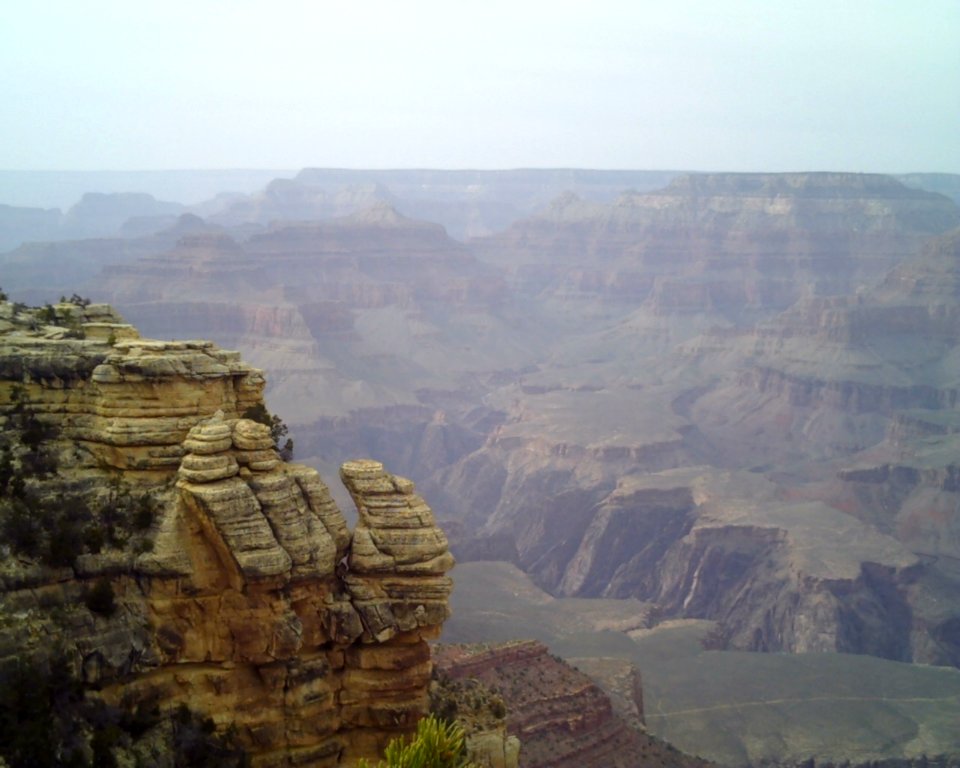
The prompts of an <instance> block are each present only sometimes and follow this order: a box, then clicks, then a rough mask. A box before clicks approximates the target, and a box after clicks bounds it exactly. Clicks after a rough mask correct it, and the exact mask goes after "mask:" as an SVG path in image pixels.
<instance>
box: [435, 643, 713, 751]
mask: <svg viewBox="0 0 960 768" xmlns="http://www.w3.org/2000/svg"><path fill="white" fill-rule="evenodd" d="M435 658H436V664H437V670H438V674H439V676H440V677H441V679H447V680H451V681H454V682H460V683H465V682H470V681H478V682H480V683H482V684H484V685H486V686H488V687H490V688H492V689H494V690H497V691H499V692H500V694H501V695H502V697H503V700H504V701H505V702H506V703H507V731H508V733H509V734H511V735H512V736H514V737H518V738H519V744H520V745H521V748H520V759H519V765H520V766H522V767H523V768H539V767H540V766H551V767H552V768H564V767H565V766H570V767H571V768H573V766H584V765H609V766H615V767H616V768H630V767H634V766H635V767H637V768H639V766H646V765H651V764H658V765H663V766H670V767H671V768H698V767H699V768H703V767H704V766H708V765H709V763H707V762H706V761H704V760H700V759H698V758H693V757H690V756H687V755H684V754H682V753H680V752H677V751H676V750H674V749H672V748H668V747H667V745H665V744H663V743H662V742H657V741H656V740H655V739H653V738H651V737H650V736H648V735H647V734H646V733H645V732H643V731H642V729H639V728H637V727H635V726H632V725H631V724H629V723H628V722H627V720H626V719H625V718H624V717H623V716H621V714H620V713H618V712H615V711H614V709H613V707H612V705H611V701H610V698H609V697H608V696H607V694H605V693H604V692H603V691H602V690H601V689H600V688H599V687H598V686H597V685H596V683H594V682H593V681H592V680H591V679H590V678H589V677H587V675H585V674H583V673H582V672H580V671H578V670H577V669H575V668H573V667H571V666H569V665H568V664H566V663H565V662H564V661H562V660H561V659H559V658H557V657H555V656H552V655H550V653H549V651H548V649H547V647H546V646H545V645H543V644H542V643H539V642H536V641H532V640H521V641H515V642H510V643H503V644H494V645H441V646H438V647H437V649H436V653H435ZM447 686H448V687H453V686H450V685H449V683H448V684H447ZM468 695H469V694H468ZM634 704H635V705H637V704H639V717H640V718H642V716H643V709H642V698H640V699H639V701H635V702H634Z"/></svg>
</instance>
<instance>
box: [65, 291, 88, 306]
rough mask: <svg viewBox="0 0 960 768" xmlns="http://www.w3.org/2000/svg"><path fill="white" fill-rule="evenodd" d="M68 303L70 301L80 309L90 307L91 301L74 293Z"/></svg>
mask: <svg viewBox="0 0 960 768" xmlns="http://www.w3.org/2000/svg"><path fill="white" fill-rule="evenodd" d="M67 301H69V302H70V303H71V304H75V305H77V306H78V307H89V306H90V299H88V298H86V297H85V296H81V295H80V294H79V293H74V294H73V295H72V296H70V298H69V299H68V300H67Z"/></svg>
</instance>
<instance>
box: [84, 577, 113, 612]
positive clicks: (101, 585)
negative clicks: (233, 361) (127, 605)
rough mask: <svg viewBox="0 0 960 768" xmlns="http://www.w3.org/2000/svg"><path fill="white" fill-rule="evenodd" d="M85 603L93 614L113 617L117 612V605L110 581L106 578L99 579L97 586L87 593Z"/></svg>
mask: <svg viewBox="0 0 960 768" xmlns="http://www.w3.org/2000/svg"><path fill="white" fill-rule="evenodd" d="M83 602H84V604H85V605H86V606H87V608H89V609H90V610H91V611H92V612H93V613H96V614H98V615H100V616H106V617H108V618H109V617H110V616H113V614H115V613H116V612H117V603H116V600H115V598H114V594H113V587H112V586H111V584H110V579H108V578H106V577H102V578H100V579H97V582H96V584H94V585H93V587H91V588H90V589H89V590H88V591H87V594H86V595H85V596H84V598H83Z"/></svg>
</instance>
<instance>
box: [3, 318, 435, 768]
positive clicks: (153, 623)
mask: <svg viewBox="0 0 960 768" xmlns="http://www.w3.org/2000/svg"><path fill="white" fill-rule="evenodd" d="M263 386H264V381H263V376H262V374H261V372H260V371H259V370H257V369H255V368H251V367H250V366H248V365H246V364H245V363H243V362H242V361H241V360H240V358H239V355H238V354H237V353H235V352H228V351H225V350H221V349H219V348H217V347H216V346H215V345H213V344H211V343H209V342H195V341H182V342H164V341H155V340H145V339H141V338H140V337H139V335H138V334H137V332H136V330H135V329H134V328H132V327H131V326H129V325H127V324H125V323H124V322H123V320H122V318H120V317H119V316H118V315H116V313H115V312H113V310H111V309H110V308H109V307H108V306H106V305H95V304H89V303H87V302H84V301H77V302H61V303H60V304H57V305H52V306H51V305H48V306H47V307H44V308H42V309H30V308H27V307H24V306H22V305H16V304H12V303H10V302H5V301H4V302H0V423H2V427H3V431H2V438H0V440H2V444H0V451H2V454H0V523H2V526H3V534H4V535H3V539H2V541H3V547H2V557H0V666H4V668H12V665H22V664H23V663H25V660H26V661H29V662H30V663H39V664H41V665H43V664H46V665H48V666H50V665H52V664H54V661H52V660H54V659H55V660H56V662H55V663H56V664H60V665H61V666H65V668H66V670H67V673H68V674H69V676H70V677H71V678H73V679H74V680H75V681H76V682H77V684H78V685H79V687H80V689H81V690H82V692H83V693H82V695H83V696H84V697H85V699H86V700H91V701H95V702H97V703H98V705H101V706H102V707H105V708H107V709H108V710H109V711H111V712H117V711H119V712H121V713H124V712H126V713H129V714H130V716H131V717H133V716H134V715H136V716H137V717H140V715H142V714H143V712H144V711H145V706H146V705H148V706H147V708H148V709H149V710H150V711H151V712H153V713H155V714H156V715H157V719H156V722H155V723H154V725H156V728H154V730H157V728H159V727H160V726H159V723H160V722H161V717H160V716H162V715H163V714H164V713H167V714H170V713H181V719H182V713H184V712H186V713H193V714H195V715H196V716H198V717H200V718H202V719H203V720H204V722H205V723H206V724H207V728H208V729H209V730H211V731H213V732H215V733H216V734H224V735H228V736H229V739H230V742H231V743H232V744H235V745H237V747H238V749H242V750H243V751H244V752H246V754H247V755H248V756H249V757H250V759H251V762H252V765H254V766H262V767H267V766H292V765H297V766H327V765H336V764H344V763H346V764H350V763H353V762H355V761H356V760H357V759H359V758H360V757H367V758H373V757H375V756H376V755H377V754H379V753H380V752H381V750H382V748H383V746H384V745H385V744H386V742H387V741H389V739H390V738H392V737H394V736H396V735H398V734H399V733H404V732H407V731H409V730H412V728H413V727H414V725H415V723H416V721H417V720H418V719H419V718H420V717H421V716H422V715H423V714H425V713H426V711H427V709H428V703H429V700H428V690H429V684H430V673H431V659H430V649H429V647H428V645H427V640H428V639H431V638H434V637H436V636H437V634H438V633H439V629H440V626H441V624H442V623H443V621H444V619H445V618H446V617H447V616H448V613H449V610H448V605H447V599H448V596H449V594H450V591H451V588H452V582H451V580H450V578H449V577H448V576H446V575H445V574H446V572H447V571H448V570H449V569H450V568H451V567H452V566H453V559H452V557H451V556H450V554H449V552H448V551H447V540H446V537H445V536H444V534H443V532H442V531H441V530H440V529H439V528H437V527H436V525H435V523H434V519H433V514H432V512H431V510H430V508H429V507H428V506H427V504H426V503H425V502H424V500H423V499H422V498H421V497H420V496H418V495H417V494H416V493H415V491H414V487H413V484H412V483H411V482H410V481H408V480H405V479H403V478H399V477H395V476H393V475H391V474H389V473H388V472H386V471H385V470H384V468H383V466H382V465H381V464H380V463H379V462H376V461H369V460H361V461H353V462H348V463H346V464H345V465H343V467H342V469H341V478H342V480H343V482H344V484H345V485H346V487H347V489H348V491H349V492H350V495H351V496H352V498H353V500H354V502H355V503H356V506H357V510H358V513H359V522H358V525H357V526H356V528H355V530H354V531H353V532H351V531H349V530H348V528H347V525H346V522H345V520H344V518H343V515H342V514H341V512H340V510H339V509H338V508H337V506H336V504H335V503H334V501H333V499H332V498H331V496H330V493H329V490H328V488H327V486H326V485H325V484H324V482H323V480H322V479H321V478H320V476H319V474H318V473H317V472H316V471H315V470H313V469H312V468H310V467H307V466H303V465H299V464H293V463H286V462H283V461H281V460H280V456H279V454H278V453H277V451H276V449H275V446H274V441H273V439H272V437H271V434H270V428H269V427H268V426H267V425H264V424H261V423H258V422H256V421H253V420H250V419H248V418H244V414H245V413H249V412H250V410H249V409H250V408H251V407H254V406H257V405H262V402H263V400H262V393H263ZM51 668H52V666H51ZM141 722H142V718H141ZM150 727H151V725H150V723H147V724H146V725H145V726H144V728H145V729H146V730H150ZM140 735H141V736H142V735H143V734H140ZM97 738H99V736H97V734H96V732H94V731H90V730H88V731H86V732H84V731H82V729H81V732H79V733H74V734H72V735H71V736H70V737H69V739H67V738H66V737H64V740H63V744H61V745H59V746H58V749H60V750H61V753H62V754H68V753H71V752H72V753H75V754H77V755H78V756H81V757H82V758H83V759H84V760H88V759H90V756H91V754H92V753H95V752H96V749H97ZM158 739H159V741H162V736H156V735H155V738H153V740H152V741H151V740H149V739H144V738H137V739H135V738H133V737H128V736H124V735H122V734H121V736H119V737H117V738H115V739H114V741H113V743H112V745H111V749H112V750H113V752H114V753H115V754H119V753H126V754H127V756H128V757H129V758H130V759H133V760H140V759H144V758H145V757H146V756H147V753H150V754H153V755H154V756H155V755H156V751H157V750H158V749H159V747H157V743H158ZM147 742H150V743H147ZM150 750H153V752H152V753H151V752H150ZM158 764H160V763H158Z"/></svg>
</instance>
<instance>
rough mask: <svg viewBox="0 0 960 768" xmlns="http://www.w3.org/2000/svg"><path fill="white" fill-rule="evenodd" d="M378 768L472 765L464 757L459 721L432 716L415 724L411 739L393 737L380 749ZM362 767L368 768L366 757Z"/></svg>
mask: <svg viewBox="0 0 960 768" xmlns="http://www.w3.org/2000/svg"><path fill="white" fill-rule="evenodd" d="M383 756H384V758H385V762H384V761H380V763H379V764H378V766H379V768H472V765H473V764H472V763H470V762H469V761H468V760H467V755H466V745H465V743H464V735H463V728H462V727H461V726H460V724H459V723H451V722H443V721H441V720H439V719H438V718H436V717H434V716H433V715H429V716H427V717H425V718H423V719H422V720H421V721H420V722H419V723H417V733H416V735H414V736H413V738H412V739H411V740H410V741H407V740H405V739H403V738H397V739H393V740H392V741H391V742H390V743H389V744H388V745H387V748H386V749H385V750H384V752H383ZM360 766H361V768H369V764H368V763H367V762H366V761H365V760H361V761H360Z"/></svg>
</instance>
